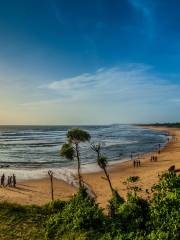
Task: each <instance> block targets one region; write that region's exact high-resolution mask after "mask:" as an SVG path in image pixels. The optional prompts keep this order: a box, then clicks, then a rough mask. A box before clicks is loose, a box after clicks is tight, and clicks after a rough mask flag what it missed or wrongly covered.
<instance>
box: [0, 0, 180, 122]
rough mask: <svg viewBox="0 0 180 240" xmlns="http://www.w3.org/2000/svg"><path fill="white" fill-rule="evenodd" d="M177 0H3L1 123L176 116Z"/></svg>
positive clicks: (179, 106) (179, 82)
mask: <svg viewBox="0 0 180 240" xmlns="http://www.w3.org/2000/svg"><path fill="white" fill-rule="evenodd" d="M179 10H180V2H179V1H178V0H171V1H170V0H156V1H153V0H86V1H84V0H76V1H74V0H43V1H40V0H36V1H35V0H27V1H24V0H16V1H14V0H6V1H1V0H0V124H108V123H138V122H156V121H160V122H165V121H178V120H179V118H180V95H179V92H180V70H179V69H180V68H179V67H180V25H179V22H180V14H179Z"/></svg>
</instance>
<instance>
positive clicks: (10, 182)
mask: <svg viewBox="0 0 180 240" xmlns="http://www.w3.org/2000/svg"><path fill="white" fill-rule="evenodd" d="M1 186H2V187H16V176H15V175H14V174H13V175H12V176H8V177H7V180H6V177H5V174H4V173H3V175H2V176H1Z"/></svg>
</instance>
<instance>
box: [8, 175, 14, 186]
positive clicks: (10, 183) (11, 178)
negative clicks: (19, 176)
mask: <svg viewBox="0 0 180 240" xmlns="http://www.w3.org/2000/svg"><path fill="white" fill-rule="evenodd" d="M12 180H13V177H12V176H10V180H9V185H10V187H12Z"/></svg>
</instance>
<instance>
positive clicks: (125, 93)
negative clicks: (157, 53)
mask: <svg viewBox="0 0 180 240" xmlns="http://www.w3.org/2000/svg"><path fill="white" fill-rule="evenodd" d="M47 88H48V89H49V90H55V91H57V92H59V93H63V94H64V96H66V94H67V95H68V97H67V98H68V99H69V96H71V97H72V98H74V99H76V100H90V101H95V100H100V99H104V100H106V99H107V98H108V101H110V102H111V101H113V100H121V101H123V100H124V101H128V102H129V101H133V102H134V101H138V102H141V101H142V102H146V101H148V102H149V101H150V102H152V103H153V102H154V101H157V100H158V101H166V100H167V99H171V98H172V96H173V98H174V95H175V96H176V95H177V96H178V94H179V90H180V86H179V85H177V84H172V83H171V82H169V81H167V80H164V79H162V78H160V77H158V76H157V75H156V74H155V73H154V72H153V69H152V68H151V67H150V66H147V65H143V64H128V65H123V66H120V67H115V68H110V69H104V68H101V69H99V70H97V71H96V72H95V73H93V74H90V73H83V74H81V75H79V76H75V77H72V78H66V79H62V80H60V81H54V82H51V83H49V84H48V86H47Z"/></svg>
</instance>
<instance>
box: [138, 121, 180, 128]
mask: <svg viewBox="0 0 180 240" xmlns="http://www.w3.org/2000/svg"><path fill="white" fill-rule="evenodd" d="M138 125H139V126H154V127H172V128H180V122H176V123H150V124H138Z"/></svg>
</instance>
